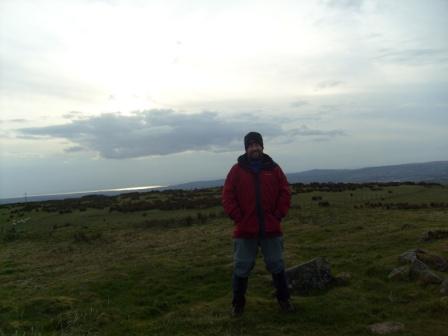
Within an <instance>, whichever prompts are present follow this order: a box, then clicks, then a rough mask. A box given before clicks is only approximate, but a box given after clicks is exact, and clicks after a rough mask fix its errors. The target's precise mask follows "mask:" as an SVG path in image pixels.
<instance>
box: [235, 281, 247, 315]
mask: <svg viewBox="0 0 448 336" xmlns="http://www.w3.org/2000/svg"><path fill="white" fill-rule="evenodd" d="M247 280H248V278H241V277H239V276H237V275H235V274H234V275H233V281H232V287H233V299H232V316H234V317H238V316H241V315H243V313H244V306H245V305H246V290H247Z"/></svg>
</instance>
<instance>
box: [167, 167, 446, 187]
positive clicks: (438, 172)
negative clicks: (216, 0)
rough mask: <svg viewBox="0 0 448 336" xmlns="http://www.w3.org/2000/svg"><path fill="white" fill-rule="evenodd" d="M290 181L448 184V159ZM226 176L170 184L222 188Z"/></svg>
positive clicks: (307, 174) (320, 172)
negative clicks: (217, 178)
mask: <svg viewBox="0 0 448 336" xmlns="http://www.w3.org/2000/svg"><path fill="white" fill-rule="evenodd" d="M286 175H287V177H288V181H289V183H300V182H301V183H311V182H345V183H364V182H403V181H411V182H435V183H443V184H445V183H448V161H434V162H425V163H407V164H400V165H392V166H380V167H367V168H359V169H312V170H307V171H304V172H300V173H289V174H286ZM223 184H224V179H220V180H211V181H195V182H189V183H183V184H178V185H174V186H170V187H168V188H169V189H201V188H210V187H218V186H222V185H223Z"/></svg>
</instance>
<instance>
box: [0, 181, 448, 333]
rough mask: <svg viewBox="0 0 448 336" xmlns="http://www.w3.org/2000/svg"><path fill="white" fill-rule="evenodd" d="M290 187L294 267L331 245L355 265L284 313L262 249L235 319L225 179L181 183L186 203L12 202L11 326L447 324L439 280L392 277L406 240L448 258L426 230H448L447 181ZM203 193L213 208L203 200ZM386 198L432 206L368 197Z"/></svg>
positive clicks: (6, 306)
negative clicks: (222, 190) (211, 183)
mask: <svg viewBox="0 0 448 336" xmlns="http://www.w3.org/2000/svg"><path fill="white" fill-rule="evenodd" d="M293 188H294V191H295V192H294V195H293V201H292V208H291V209H290V212H289V214H288V216H287V218H285V220H284V222H283V229H284V237H285V261H286V264H287V266H288V267H290V266H294V265H297V264H299V263H302V262H305V261H307V260H309V259H312V258H314V257H317V256H324V257H326V259H327V260H328V261H329V262H330V264H331V265H332V272H333V274H338V273H340V272H349V273H351V281H350V283H349V285H347V286H342V287H334V288H331V289H329V290H327V291H323V292H318V293H315V294H313V295H309V296H298V295H293V302H294V303H295V305H296V307H297V308H298V310H297V312H296V313H294V314H290V315H282V314H280V312H279V311H278V307H277V303H276V302H275V300H274V298H273V296H272V293H273V288H272V286H271V284H270V281H269V277H268V273H267V271H266V270H265V268H264V265H263V261H262V259H261V257H260V256H259V258H258V260H257V265H256V267H255V269H254V271H253V273H252V275H251V277H250V280H249V290H248V294H247V300H248V303H247V307H246V312H245V314H244V316H243V317H241V318H237V319H235V318H232V317H230V314H229V313H230V302H231V296H232V293H231V275H232V240H231V233H232V222H231V221H230V220H229V219H227V218H226V217H225V216H224V215H223V213H222V209H221V207H220V206H219V197H220V194H219V189H217V188H215V189H209V190H203V191H190V192H183V193H180V194H176V195H175V197H176V202H177V203H176V204H178V205H179V204H181V203H182V199H184V200H185V202H187V200H189V201H192V200H195V199H196V200H198V202H199V205H198V207H197V208H191V207H190V208H188V207H187V209H185V208H182V206H177V207H174V208H173V209H169V210H160V209H150V210H142V211H129V212H123V211H110V206H105V207H103V208H100V207H99V208H92V207H90V206H89V204H93V202H95V200H92V201H91V202H90V203H85V204H84V205H83V206H82V207H81V208H80V209H79V208H76V207H74V208H73V209H70V208H69V207H65V210H67V209H68V210H69V211H65V212H64V211H49V210H48V209H47V210H45V209H44V208H39V206H40V205H42V206H44V205H51V204H56V205H57V204H61V203H57V202H53V203H52V202H46V203H45V204H44V203H42V204H39V205H35V206H34V208H33V207H27V206H25V205H23V204H17V205H9V206H8V205H6V206H1V207H0V335H325V336H327V335H369V334H370V332H369V331H368V330H367V326H368V325H369V324H372V323H376V322H383V321H397V322H401V323H403V324H404V326H405V329H404V331H401V332H398V333H396V335H422V336H423V335H425V336H426V335H433V336H436V335H441V336H442V335H448V322H447V320H446V318H447V316H448V305H447V304H446V301H444V300H441V294H440V293H439V286H438V285H428V286H422V285H420V284H418V283H416V282H407V281H398V280H394V281H392V280H388V278H387V276H388V274H389V272H390V271H391V270H392V269H393V268H394V267H397V266H398V265H399V264H398V256H399V255H400V254H401V253H403V252H405V251H407V250H409V249H412V248H416V247H420V248H423V249H427V250H429V251H431V252H433V253H436V254H439V255H441V256H444V257H445V258H447V257H448V239H440V240H434V241H429V242H422V241H421V240H420V238H421V236H422V234H423V233H424V232H425V231H427V230H429V229H435V228H448V208H447V207H444V206H440V203H442V202H448V187H447V186H437V185H412V184H410V185H409V184H403V185H397V186H379V187H377V188H369V187H362V186H359V187H358V188H356V189H353V190H349V189H344V190H343V191H338V192H335V191H327V190H322V188H320V189H319V188H314V189H313V187H312V186H308V187H307V191H308V192H303V191H304V190H302V187H300V186H293ZM173 195H174V194H171V193H170V192H162V193H157V192H150V193H144V194H136V195H134V197H133V198H132V197H131V198H126V197H116V198H114V202H115V203H116V204H123V203H125V204H128V205H129V204H132V202H134V203H135V202H141V204H144V202H151V201H154V202H155V200H161V201H163V202H168V201H169V199H170V198H172V197H174V196H173ZM316 196H320V197H322V201H328V203H329V206H327V207H322V206H319V201H316V200H313V197H316ZM205 199H211V200H213V199H214V200H215V201H216V202H215V203H213V202H212V203H210V204H215V205H212V206H209V207H204V206H201V205H200V204H201V203H200V202H203V200H205ZM201 200H202V201H201ZM375 202H377V203H378V202H381V203H383V204H386V203H387V204H405V203H407V204H408V205H409V204H410V205H419V204H420V205H421V204H426V205H428V206H426V207H422V208H418V207H415V208H412V207H410V208H394V207H389V209H387V208H386V207H369V204H372V203H375ZM431 202H432V203H437V204H439V206H430V203H431ZM173 204H174V203H173ZM442 205H443V204H442ZM445 205H446V203H445ZM439 275H443V276H445V277H446V276H448V274H443V273H439Z"/></svg>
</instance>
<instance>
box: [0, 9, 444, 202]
mask: <svg viewBox="0 0 448 336" xmlns="http://www.w3.org/2000/svg"><path fill="white" fill-rule="evenodd" d="M447 36H448V1H446V0H427V1H421V0H415V1H413V0H402V1H400V0H394V1H367V0H366V1H361V0H359V1H357V0H339V1H336V0H316V1H305V0H303V1H297V0H295V1H258V0H257V1H205V0H202V1H201V0H189V1H165V0H163V1H162V0H161V1H143V0H141V1H138V0H135V1H130V0H127V1H119V0H116V1H115V0H109V1H106V0H103V1H99V0H98V1H93V0H77V1H76V0H70V1H68V0H67V1H61V0H58V1H40V0H34V1H25V0H23V1H21V0H1V1H0V112H1V115H0V119H1V120H0V164H1V166H0V197H14V196H23V194H24V193H25V192H27V193H28V195H33V194H47V193H57V192H71V191H78V190H93V189H107V188H119V187H131V186H142V185H169V184H175V183H181V182H188V181H193V180H206V179H218V178H224V177H225V175H226V174H227V172H228V170H229V169H230V167H231V166H232V164H233V163H234V162H235V161H236V158H237V156H238V155H240V154H242V153H243V151H244V146H243V137H244V135H245V134H246V133H247V132H249V131H253V130H255V131H259V132H261V133H262V134H263V136H264V142H265V152H266V153H268V154H269V155H271V156H272V157H273V158H274V160H275V161H276V162H278V163H279V164H280V165H281V167H282V168H283V170H284V171H285V172H299V171H303V170H307V169H314V168H360V167H366V166H379V165H387V164H400V163H411V162H425V161H438V160H447V159H448V155H447V153H448V127H447V125H448V38H447Z"/></svg>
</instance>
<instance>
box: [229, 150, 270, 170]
mask: <svg viewBox="0 0 448 336" xmlns="http://www.w3.org/2000/svg"><path fill="white" fill-rule="evenodd" d="M238 164H239V165H240V166H241V167H243V168H246V169H250V162H249V157H248V156H247V153H244V154H243V155H240V156H239V157H238ZM277 166H278V165H277V163H275V162H274V160H272V158H271V157H270V156H269V155H267V154H265V153H263V155H262V157H261V170H271V169H274V168H275V167H277Z"/></svg>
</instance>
